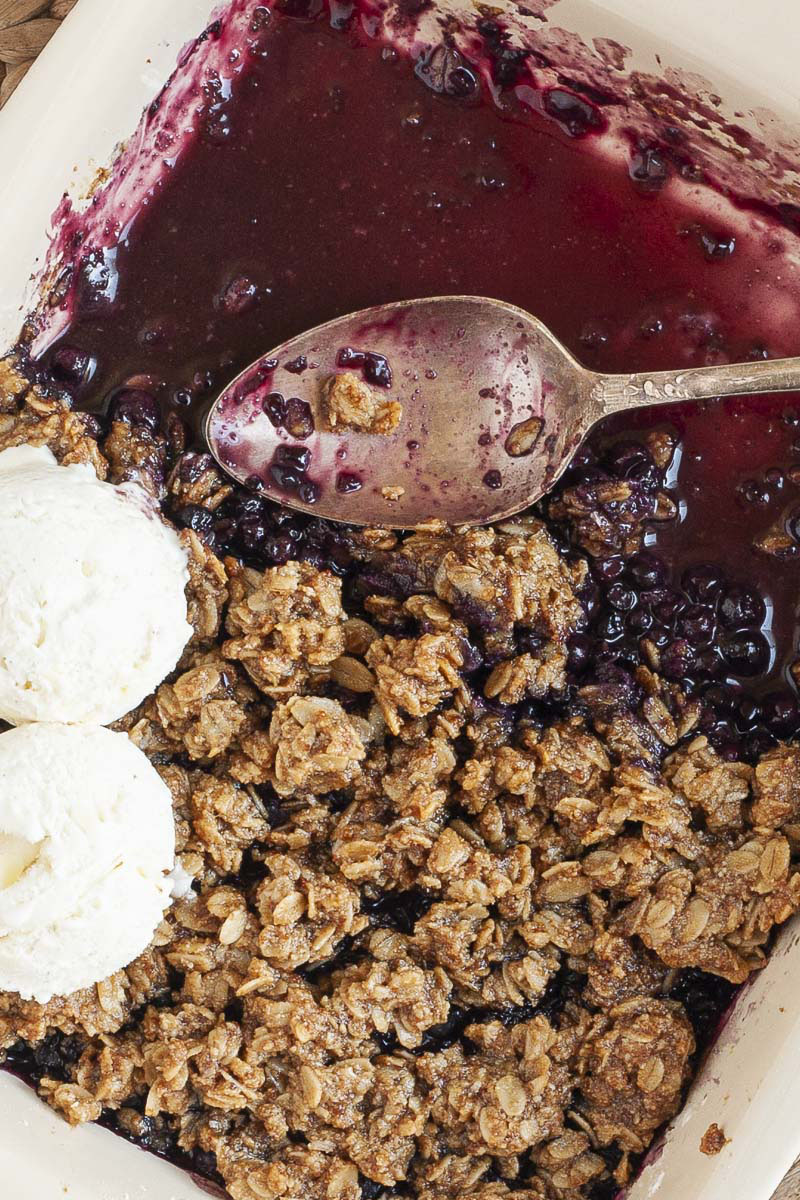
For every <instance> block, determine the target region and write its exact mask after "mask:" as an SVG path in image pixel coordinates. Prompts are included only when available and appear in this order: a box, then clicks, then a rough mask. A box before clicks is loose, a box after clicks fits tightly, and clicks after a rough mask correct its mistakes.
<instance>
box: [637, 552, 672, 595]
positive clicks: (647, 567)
mask: <svg viewBox="0 0 800 1200" xmlns="http://www.w3.org/2000/svg"><path fill="white" fill-rule="evenodd" d="M627 572H628V574H629V575H630V577H631V579H632V580H633V581H634V583H636V584H638V586H639V587H640V588H655V587H658V586H659V585H661V584H663V583H665V582H666V579H667V568H666V566H665V565H664V563H663V562H662V560H661V559H660V558H658V556H657V555H655V554H652V553H651V552H650V551H649V550H642V551H640V552H639V554H634V555H633V557H632V558H631V559H630V560H629V562H628V564H627Z"/></svg>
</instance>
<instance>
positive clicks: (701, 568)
mask: <svg viewBox="0 0 800 1200" xmlns="http://www.w3.org/2000/svg"><path fill="white" fill-rule="evenodd" d="M724 586H725V579H724V576H723V575H722V572H721V571H720V570H719V568H718V567H715V566H713V565H712V564H710V563H701V564H699V565H698V566H696V567H690V568H689V570H688V571H684V573H683V575H682V577H681V587H682V588H683V590H684V591H685V592H686V595H687V596H688V597H689V599H690V600H694V602H695V603H696V604H713V603H714V602H715V601H716V600H717V598H718V597H719V595H720V593H721V592H722V590H723V588H724Z"/></svg>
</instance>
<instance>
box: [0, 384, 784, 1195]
mask: <svg viewBox="0 0 800 1200" xmlns="http://www.w3.org/2000/svg"><path fill="white" fill-rule="evenodd" d="M338 378H344V377H341V376H340V377H338ZM0 412H1V414H2V415H0V448H1V447H4V446H8V445H15V444H19V443H20V442H33V443H34V444H46V445H48V446H50V447H51V449H53V451H54V453H55V454H56V455H57V457H58V458H59V459H60V460H61V461H62V462H74V461H82V462H90V463H92V464H93V465H94V467H95V469H96V470H97V471H98V473H99V474H100V475H107V476H108V477H110V478H112V479H119V478H138V479H140V480H142V481H145V482H147V481H149V486H150V488H151V490H152V491H153V492H154V494H156V495H158V496H160V497H164V496H165V497H166V501H165V503H166V512H167V514H168V515H169V513H170V512H172V511H174V510H175V509H176V508H178V507H181V506H183V505H185V504H187V503H190V504H192V505H195V506H197V507H199V508H200V509H204V510H207V511H209V512H215V511H216V510H217V509H219V508H220V506H221V505H224V503H225V502H226V500H227V498H228V496H229V494H230V490H229V485H227V484H226V482H225V481H224V480H223V479H222V478H221V477H220V476H219V473H218V472H217V471H216V468H214V467H213V465H212V464H211V463H210V461H207V460H206V456H200V455H196V454H193V453H187V452H185V450H184V447H183V446H182V445H181V444H176V445H170V442H169V438H168V437H165V436H162V435H154V434H152V433H151V432H150V431H149V430H148V429H146V428H143V427H141V426H137V425H136V424H134V423H126V422H124V421H115V422H113V423H112V425H111V428H110V431H109V432H108V434H107V435H106V436H105V437H104V438H101V439H100V440H99V441H98V427H97V425H96V423H94V424H93V420H92V418H90V417H86V416H82V415H81V414H78V413H73V412H70V411H69V410H68V409H67V408H65V407H63V406H62V405H61V404H60V403H59V402H58V401H57V400H48V399H46V398H45V397H43V396H40V395H38V394H36V393H35V392H27V394H25V389H24V387H23V385H22V383H21V381H20V379H19V377H18V376H16V374H15V373H14V371H13V369H12V368H11V367H10V365H9V364H6V365H5V366H4V367H3V374H2V402H1V403H0ZM122 426H124V428H121V427H122ZM159 464H160V466H159ZM165 467H166V469H165ZM594 490H595V491H597V490H598V489H597V488H595V489H594ZM630 501H631V497H630V496H623V495H618V496H616V498H615V499H614V504H615V508H614V509H613V512H614V514H615V515H614V517H613V520H612V519H611V517H610V516H609V515H608V514H609V512H610V511H611V510H610V509H609V508H608V505H609V504H610V502H611V501H610V498H609V496H607V495H605V494H604V495H600V494H598V495H594V496H593V497H592V498H591V504H589V502H588V500H587V497H586V496H585V495H582V496H579V495H578V494H577V493H576V494H575V495H571V494H570V492H569V491H566V492H564V493H563V494H562V497H561V499H560V500H559V501H558V504H560V505H562V506H563V509H564V517H565V519H567V520H568V521H570V522H572V523H573V524H574V526H575V527H576V528H577V529H578V530H579V533H580V537H581V538H583V540H584V543H586V542H588V543H589V544H590V546H596V545H600V544H602V545H603V546H608V545H613V546H615V547H617V548H619V547H623V548H626V549H627V550H630V549H631V547H632V546H633V545H634V544H637V545H638V542H637V541H636V538H637V531H638V534H640V533H641V529H642V527H643V521H644V520H645V517H646V519H657V518H658V515H659V514H658V512H657V511H655V509H654V510H653V511H650V512H648V513H647V514H644V513H642V512H639V510H638V509H636V507H635V505H633V506H632V504H631V502H630ZM554 507H556V505H554ZM656 508H657V504H656ZM350 536H351V552H352V555H353V558H354V561H355V562H356V563H357V564H358V571H357V575H358V578H359V581H360V583H359V586H360V588H361V590H360V591H359V590H358V589H355V590H354V589H353V588H352V587H351V586H350V585H349V584H347V585H346V587H345V589H344V590H343V585H342V579H341V578H340V577H338V576H337V575H335V574H333V573H331V572H330V571H328V570H326V569H324V568H322V567H318V566H316V565H314V564H313V563H312V562H310V561H295V560H293V559H289V560H288V561H287V562H286V563H285V564H284V565H281V566H276V567H272V568H268V569H266V570H257V569H255V568H253V567H252V566H248V565H246V564H243V563H242V562H240V561H238V560H237V559H236V558H234V557H227V558H224V559H221V558H220V557H218V556H217V554H216V553H215V551H214V546H213V543H212V542H211V541H209V540H208V539H206V538H204V536H203V534H202V532H200V533H197V532H194V531H192V530H185V531H184V532H183V534H182V537H183V538H184V542H185V544H186V546H187V549H188V551H189V553H190V583H189V586H188V602H189V611H190V616H191V621H192V624H193V627H194V630H195V636H194V638H193V640H192V642H191V643H190V645H189V647H188V648H187V650H186V652H185V654H184V657H183V660H182V661H181V663H180V664H179V666H178V668H177V669H176V671H175V673H174V675H173V676H172V677H171V678H170V679H169V680H167V681H166V682H165V683H163V684H162V685H161V686H160V687H159V688H158V690H157V691H156V692H155V694H154V695H153V696H151V697H149V698H148V699H147V700H146V701H145V702H144V704H142V705H141V706H140V708H139V709H138V710H136V711H135V712H133V713H131V714H129V716H128V717H126V718H125V719H124V720H123V721H122V722H120V723H119V726H120V727H121V728H124V729H125V730H126V731H127V732H128V733H129V736H130V737H131V738H132V739H133V740H134V741H135V742H136V744H137V745H139V746H140V747H141V748H142V749H143V750H144V751H145V752H146V753H147V754H148V755H149V756H150V758H151V759H152V761H153V762H154V763H155V764H156V766H157V767H158V769H159V771H160V772H161V774H162V777H163V778H164V780H165V781H166V782H167V784H168V786H169V788H170V790H171V792H172V796H173V800H174V810H175V822H176V831H177V847H178V858H179V861H180V864H181V866H182V867H183V868H184V870H185V871H187V872H188V873H189V874H190V875H191V876H192V877H193V879H194V880H195V883H194V891H193V892H192V894H191V895H190V896H189V897H186V898H183V899H180V900H176V901H175V902H174V903H173V905H172V908H171V909H170V910H169V911H168V913H167V914H166V916H165V918H164V921H163V922H162V924H161V926H160V928H159V929H158V930H157V932H156V935H155V937H154V940H153V944H152V946H151V947H150V949H148V951H147V952H146V953H145V954H144V955H142V956H141V957H140V958H139V959H137V960H136V962H134V963H132V964H131V965H130V966H129V967H128V968H126V970H124V971H120V972H118V973H117V974H116V975H114V976H112V977H111V978H110V979H108V980H105V981H103V982H102V983H100V984H98V985H97V986H96V987H94V988H92V989H87V990H85V991H83V992H79V993H77V994H75V995H72V996H68V997H63V998H58V999H54V1000H52V1001H51V1002H50V1003H48V1004H46V1005H40V1004H36V1003H32V1002H23V1001H21V1000H20V999H19V997H17V996H15V995H11V994H0V1046H2V1047H3V1048H4V1049H5V1050H8V1051H10V1052H11V1059H10V1061H11V1062H12V1063H13V1061H14V1054H16V1053H19V1052H20V1046H21V1045H22V1043H23V1041H24V1043H25V1044H26V1045H27V1047H29V1048H33V1050H32V1053H34V1054H38V1055H39V1058H38V1059H37V1060H36V1061H37V1062H39V1063H40V1064H41V1065H40V1067H39V1068H38V1069H37V1073H36V1078H37V1079H38V1086H39V1090H40V1093H41V1095H42V1096H43V1098H44V1099H46V1100H47V1102H48V1103H49V1104H50V1105H52V1106H53V1108H55V1109H56V1110H57V1111H58V1112H60V1113H61V1114H62V1115H63V1116H64V1117H65V1118H66V1119H67V1120H68V1121H69V1122H70V1123H72V1124H78V1123H80V1122H82V1121H90V1120H97V1119H98V1118H101V1117H102V1119H103V1120H104V1121H106V1123H109V1124H111V1125H112V1126H113V1127H115V1128H116V1129H118V1130H119V1131H121V1132H123V1133H126V1134H127V1135H128V1136H131V1137H135V1138H138V1139H139V1140H143V1141H145V1142H146V1144H151V1145H155V1146H158V1145H160V1144H169V1145H172V1146H177V1147H178V1148H179V1149H180V1150H181V1151H183V1152H185V1153H186V1154H194V1155H201V1156H204V1157H203V1158H202V1161H203V1162H204V1163H205V1165H206V1167H207V1171H206V1173H209V1174H211V1175H214V1173H215V1172H216V1173H218V1174H217V1175H216V1176H215V1177H216V1178H218V1179H219V1180H221V1181H222V1183H223V1184H224V1186H225V1188H226V1189H227V1192H228V1193H229V1195H230V1196H231V1197H232V1198H233V1200H271V1198H272V1197H285V1198H297V1200H301V1198H302V1200H336V1198H341V1200H360V1197H361V1196H362V1194H363V1195H368V1196H379V1195H381V1194H383V1190H382V1189H396V1190H397V1192H398V1194H401V1195H408V1196H416V1197H417V1198H418V1200H452V1197H454V1196H464V1197H473V1198H475V1200H502V1198H503V1197H506V1196H510V1195H512V1194H513V1195H514V1196H515V1197H521V1198H523V1200H558V1198H559V1197H563V1200H578V1198H580V1197H587V1198H588V1197H594V1196H607V1195H610V1194H612V1192H613V1189H614V1188H615V1187H616V1186H617V1185H623V1184H625V1183H626V1182H627V1181H628V1180H629V1178H630V1177H631V1173H632V1170H633V1168H634V1165H635V1156H636V1155H637V1154H639V1153H641V1152H642V1151H643V1150H644V1149H646V1148H647V1146H648V1145H649V1143H650V1141H651V1139H652V1137H653V1135H654V1134H655V1132H656V1131H657V1130H658V1129H659V1128H660V1126H661V1125H662V1124H663V1123H664V1122H665V1121H666V1120H667V1119H669V1118H670V1117H671V1116H672V1115H674V1114H675V1112H676V1111H677V1110H678V1108H679V1107H680V1104H681V1101H682V1097H683V1094H684V1089H685V1086H686V1083H687V1081H688V1079H689V1077H690V1075H691V1072H692V1069H693V1065H694V1057H693V1055H694V1050H695V1034H694V1031H693V1028H692V1024H691V1023H690V1020H689V1017H688V1016H687V1010H686V1008H685V1006H684V1004H683V1003H682V1002H681V1000H680V999H679V998H676V995H677V993H676V980H680V979H681V978H684V977H683V976H681V974H680V972H681V971H682V970H685V969H687V968H689V969H694V970H697V969H700V970H702V971H704V972H710V973H711V974H713V975H716V976H719V977H721V978H722V979H724V980H727V981H730V983H732V984H736V983H740V982H742V981H743V980H745V979H746V978H747V977H748V975H749V973H750V972H751V971H752V970H753V969H754V968H757V967H760V966H761V965H763V963H764V960H765V953H766V948H767V943H768V940H769V937H770V933H771V931H772V930H773V929H774V927H775V926H776V925H778V924H779V923H781V922H782V921H785V920H786V919H787V918H788V917H789V916H790V915H791V914H792V913H794V912H796V911H798V909H800V871H798V868H797V865H796V860H797V856H798V852H800V749H798V748H797V747H795V746H792V745H788V744H787V745H779V746H777V747H776V748H774V749H771V750H769V751H767V752H766V753H764V754H763V755H762V756H761V757H760V759H759V761H758V762H757V764H756V765H755V767H751V766H748V765H747V764H744V763H742V762H736V761H729V760H728V759H726V758H724V757H721V756H720V755H719V754H718V753H717V751H715V750H714V749H713V747H712V746H711V744H710V743H709V741H708V740H707V738H706V737H705V736H704V735H702V734H701V733H699V732H698V731H697V721H698V708H697V705H696V704H695V703H694V702H692V701H690V700H688V699H686V697H685V696H684V695H683V694H682V692H681V690H680V688H679V687H678V686H677V685H676V684H675V683H670V682H668V681H665V680H664V679H663V678H662V677H661V676H660V675H659V673H658V671H657V670H655V669H653V670H650V669H647V668H645V667H642V668H640V669H639V672H638V674H637V676H636V677H635V678H633V677H631V678H626V679H625V680H621V679H619V678H614V677H610V678H609V679H608V680H606V681H605V682H603V681H593V682H591V683H588V684H587V685H586V686H584V687H583V688H582V689H581V690H580V692H579V695H578V698H579V704H578V705H577V706H576V707H575V708H574V710H573V711H572V712H571V713H570V712H567V711H566V710H563V711H562V712H561V713H560V714H559V712H558V709H557V708H553V709H551V710H550V713H551V715H550V716H549V717H548V718H547V719H546V720H538V719H535V718H534V717H532V716H531V715H530V714H531V712H533V711H534V709H532V708H531V705H535V703H536V702H538V701H540V700H542V699H543V698H547V697H550V698H552V697H553V696H558V695H559V694H561V693H562V692H563V690H564V688H565V686H566V683H567V675H566V665H567V639H568V638H569V636H570V635H571V634H572V633H573V632H574V631H576V630H578V629H579V628H580V626H581V623H582V619H583V618H582V606H581V602H580V598H579V593H580V590H581V588H582V586H583V583H584V580H585V575H586V566H585V562H584V560H583V558H581V557H579V556H577V555H574V554H573V555H565V554H563V553H561V552H559V550H557V549H556V547H555V545H554V543H553V541H552V539H551V537H550V535H549V533H548V531H547V528H546V527H545V525H544V524H543V523H542V522H541V521H539V520H537V519H535V518H532V517H526V518H519V519H517V520H514V521H511V522H507V523H505V524H503V525H501V526H500V527H499V528H497V529H473V530H467V531H451V530H447V529H444V528H441V527H438V526H435V525H434V526H432V527H430V528H429V529H426V530H423V531H419V532H416V533H414V534H411V535H409V536H405V537H402V536H400V535H395V534H391V533H386V531H380V530H368V531H360V532H358V533H353V534H352V535H350ZM387 579H389V580H394V581H398V580H400V581H402V585H403V586H402V588H400V589H399V590H396V591H394V592H392V590H391V589H390V588H383V587H381V586H378V584H379V583H380V581H385V580H387ZM521 634H524V639H525V644H524V648H521V642H520V635H521ZM478 655H480V659H479V661H480V662H482V664H483V666H482V668H481V673H480V674H479V675H478V676H475V675H474V671H475V669H476V668H475V666H474V663H475V661H476V656H478ZM475 678H478V679H480V680H481V682H480V684H479V686H476V685H475V682H474V680H475ZM687 978H688V977H687ZM21 1040H22V1041H21ZM25 1052H26V1053H27V1052H28V1051H27V1050H26V1051H25ZM713 1128H714V1127H712V1129H713ZM723 1137H724V1135H723ZM704 1152H706V1153H709V1152H712V1151H711V1150H710V1149H705V1150H704ZM603 1188H606V1190H605V1191H603V1190H598V1189H603ZM370 1189H371V1190H370Z"/></svg>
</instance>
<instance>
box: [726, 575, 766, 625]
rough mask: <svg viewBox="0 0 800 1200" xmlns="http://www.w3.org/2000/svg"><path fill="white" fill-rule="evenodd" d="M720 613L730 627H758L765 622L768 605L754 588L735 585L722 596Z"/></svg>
mask: <svg viewBox="0 0 800 1200" xmlns="http://www.w3.org/2000/svg"><path fill="white" fill-rule="evenodd" d="M719 615H720V618H721V619H722V623H723V625H727V627H728V628H729V629H744V628H747V627H751V628H757V627H758V626H760V625H763V623H764V619H765V617H766V615H767V606H766V604H765V603H764V601H763V599H762V598H761V596H760V595H759V594H758V592H756V591H755V590H754V589H753V588H748V587H739V586H735V587H730V588H728V590H727V591H726V592H725V594H724V596H723V597H722V603H721V604H720V606H719Z"/></svg>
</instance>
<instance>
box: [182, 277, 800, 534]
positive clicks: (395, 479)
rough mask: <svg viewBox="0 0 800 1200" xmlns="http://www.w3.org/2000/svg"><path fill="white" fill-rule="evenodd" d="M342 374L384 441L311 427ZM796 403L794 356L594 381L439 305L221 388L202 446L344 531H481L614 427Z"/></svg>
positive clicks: (504, 315)
mask: <svg viewBox="0 0 800 1200" xmlns="http://www.w3.org/2000/svg"><path fill="white" fill-rule="evenodd" d="M366 356H372V357H366ZM387 368H388V370H387ZM343 371H350V372H353V373H355V374H358V375H364V376H365V377H366V380H367V386H368V387H369V389H370V391H371V392H372V394H373V395H374V396H375V397H376V398H377V399H379V400H380V399H384V398H385V399H391V400H396V401H399V402H400V404H401V405H402V415H401V418H400V422H399V425H398V426H397V428H396V429H395V430H394V431H393V432H392V433H389V434H386V435H381V434H376V433H365V432H353V431H344V432H338V431H337V430H333V431H330V430H328V429H326V428H325V427H324V417H323V394H324V392H325V389H326V387H327V386H328V385H329V383H330V380H331V378H332V377H333V376H334V375H336V374H337V373H342V372H343ZM799 390H800V358H786V359H776V360H772V361H769V360H768V361H766V362H763V361H762V362H752V363H736V364H730V365H726V366H719V367H717V366H714V367H699V368H696V369H695V368H691V369H688V370H682V371H656V372H642V373H640V374H634V375H602V374H598V373H597V372H595V371H590V370H587V368H586V367H582V366H581V365H580V363H578V362H577V361H576V360H575V359H574V358H573V357H572V355H571V354H570V353H569V351H568V350H566V349H565V348H564V346H562V345H561V343H560V342H559V341H557V339H556V338H555V337H554V336H553V334H552V333H551V332H550V330H549V329H547V328H546V326H544V325H543V324H542V322H541V321H538V320H537V319H536V317H532V316H531V315H530V313H527V312H525V311H524V310H523V309H521V308H516V307H515V306H514V305H513V304H505V303H503V302H502V301H499V300H489V299H485V298H482V297H479V296H438V297H435V298H433V299H427V300H407V301H401V302H399V303H396V304H383V305H379V306H377V307H375V308H367V309H363V310H362V311H361V312H357V313H352V314H350V315H349V316H346V317H339V318H338V319H337V320H335V321H328V322H327V323H326V324H325V325H319V326H318V327H317V328H316V329H312V330H310V331H309V332H308V333H303V334H301V335H300V336H299V337H296V338H292V339H291V341H288V342H284V343H283V345H281V346H278V347H277V348H276V349H275V350H272V351H270V353H269V354H268V355H266V356H265V357H264V358H262V359H260V360H259V361H258V362H257V363H255V364H252V365H251V366H249V367H248V368H247V369H246V370H245V371H243V372H242V373H241V374H240V375H239V376H237V378H236V379H234V380H233V382H232V383H231V384H229V386H228V387H227V388H225V390H224V391H223V392H222V394H221V395H220V396H219V397H218V399H217V400H216V401H215V403H214V404H213V406H212V408H211V410H210V412H209V413H208V416H207V418H206V424H205V432H206V437H207V441H208V445H209V447H210V449H211V451H212V453H213V454H214V457H215V458H216V459H217V461H218V462H219V464H220V465H221V466H222V467H223V468H224V470H225V471H227V472H228V473H229V474H230V475H232V476H233V477H234V478H235V479H237V480H238V481H239V482H242V483H246V484H248V485H249V486H251V487H253V488H256V489H258V490H261V491H263V493H264V494H265V495H267V496H270V497H271V498H272V499H274V500H277V501H279V502H280V503H282V504H286V505H288V506H289V507H290V508H297V509H300V510H302V511H303V512H310V513H315V514H316V515H318V516H321V517H327V518H328V519H330V520H334V521H345V522H348V523H352V524H355V525H383V526H389V527H390V528H410V527H412V526H415V525H419V524H422V523H424V522H425V521H429V520H431V519H434V518H440V519H442V520H444V521H446V522H448V523H450V524H454V525H461V524H463V525H483V524H486V523H487V522H489V521H496V520H499V519H501V518H503V517H508V516H510V515H511V514H513V513H516V512H519V510H520V509H522V508H526V507H527V506H528V505H529V504H532V503H533V502H534V501H535V500H538V499H539V498H540V497H541V496H543V495H544V494H545V493H546V492H548V491H549V490H550V489H551V488H552V486H553V484H554V483H555V482H556V480H557V479H558V478H559V476H560V475H561V474H562V473H563V472H564V471H565V470H566V468H567V467H568V466H569V464H570V461H571V459H572V458H573V456H574V454H575V451H576V450H577V448H578V446H579V445H580V444H581V442H582V441H583V439H584V438H585V437H586V435H587V434H588V433H589V431H590V430H591V429H592V428H593V426H594V425H596V424H597V422H598V421H600V420H602V419H603V417H607V416H609V414H611V413H616V412H623V411H625V410H627V409H633V408H642V407H646V406H649V405H654V404H670V403H673V402H674V401H678V400H704V399H707V398H710V397H714V396H734V395H750V394H754V393H757V392H790V391H799ZM276 422H277V424H276Z"/></svg>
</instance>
